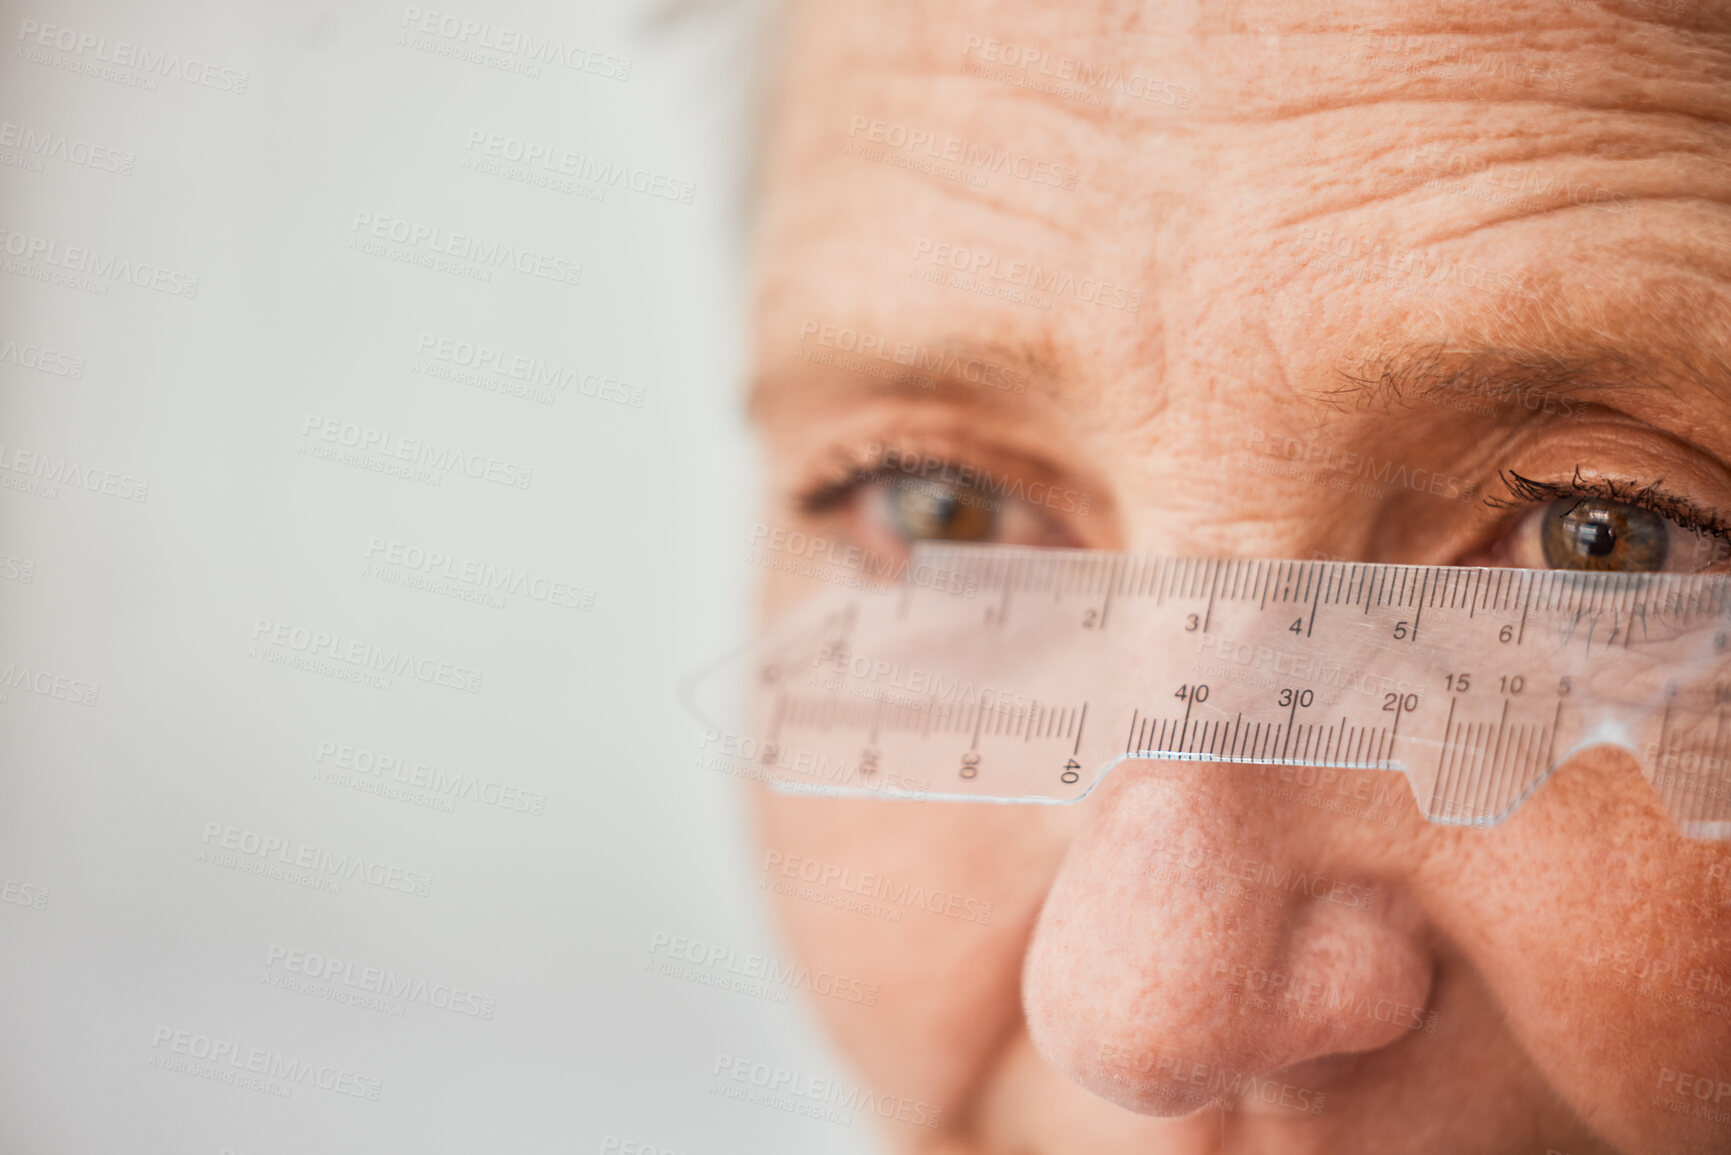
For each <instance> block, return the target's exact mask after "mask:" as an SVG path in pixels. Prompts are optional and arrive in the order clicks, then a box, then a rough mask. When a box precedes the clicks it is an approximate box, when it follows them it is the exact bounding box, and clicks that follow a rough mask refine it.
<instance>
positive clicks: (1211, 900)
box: [1023, 764, 1434, 1115]
mask: <svg viewBox="0 0 1731 1155" xmlns="http://www.w3.org/2000/svg"><path fill="white" fill-rule="evenodd" d="M1143 766H1145V764H1137V767H1136V769H1135V770H1134V771H1133V772H1132V773H1130V774H1126V775H1124V777H1123V779H1122V780H1121V781H1120V783H1118V784H1117V786H1116V788H1115V789H1113V790H1112V791H1110V792H1109V793H1107V794H1106V795H1104V796H1103V797H1102V798H1101V799H1100V805H1099V809H1098V810H1097V812H1096V813H1095V814H1094V815H1093V816H1092V817H1091V819H1090V820H1089V821H1088V822H1087V823H1086V824H1085V826H1084V828H1083V829H1082V831H1081V832H1080V833H1079V834H1078V835H1077V837H1076V839H1075V841H1074V842H1073V843H1072V845H1071V848H1070V851H1069V853H1068V855H1067V856H1066V858H1065V860H1064V863H1063V865H1062V867H1061V868H1060V870H1059V874H1058V877H1057V879H1056V880H1055V881H1054V883H1053V885H1052V888H1051V890H1050V892H1049V893H1048V896H1047V899H1046V904H1045V907H1044V908H1043V909H1042V911H1041V914H1040V918H1039V921H1038V923H1037V925H1036V927H1035V930H1034V937H1033V940H1032V942H1031V943H1030V945H1029V949H1028V957H1027V964H1026V966H1025V968H1024V971H1023V1002H1024V1010H1025V1013H1026V1016H1027V1021H1028V1030H1029V1034H1030V1036H1031V1037H1032V1039H1033V1041H1034V1043H1035V1045H1036V1046H1037V1047H1038V1048H1039V1050H1040V1051H1041V1053H1042V1054H1043V1055H1044V1056H1045V1058H1046V1061H1047V1062H1049V1063H1051V1064H1052V1065H1053V1066H1054V1067H1056V1068H1057V1069H1058V1070H1060V1071H1062V1072H1063V1073H1064V1074H1066V1075H1067V1076H1068V1077H1070V1078H1071V1079H1072V1080H1074V1081H1075V1082H1077V1083H1079V1084H1080V1085H1081V1086H1083V1087H1084V1088H1086V1089H1087V1090H1089V1091H1090V1092H1092V1093H1093V1094H1095V1095H1098V1096H1100V1097H1101V1098H1104V1099H1108V1100H1110V1101H1112V1102H1114V1103H1117V1104H1118V1105H1119V1106H1122V1107H1125V1108H1127V1109H1129V1110H1132V1111H1137V1112H1140V1113H1143V1114H1155V1115H1182V1114H1188V1113H1190V1112H1192V1111H1195V1110H1198V1109H1200V1108H1202V1107H1204V1106H1206V1105H1208V1104H1210V1103H1214V1102H1219V1101H1222V1100H1227V1101H1234V1100H1238V1101H1244V1102H1246V1103H1255V1102H1261V1103H1278V1104H1280V1105H1282V1106H1285V1107H1290V1108H1292V1109H1295V1110H1306V1109H1310V1108H1311V1105H1312V1104H1314V1106H1315V1109H1320V1103H1321V1098H1320V1096H1321V1095H1322V1094H1323V1093H1324V1092H1323V1090H1322V1089H1321V1087H1319V1086H1305V1085H1300V1084H1301V1082H1302V1081H1303V1080H1305V1079H1306V1078H1309V1079H1310V1080H1311V1081H1312V1082H1315V1081H1317V1080H1318V1079H1321V1078H1323V1077H1325V1072H1327V1071H1328V1070H1330V1069H1332V1068H1334V1067H1336V1066H1338V1064H1336V1063H1331V1062H1329V1061H1327V1060H1328V1059H1329V1058H1330V1057H1341V1056H1351V1055H1354V1054H1363V1053H1366V1052H1373V1051H1376V1050H1379V1049H1381V1048H1383V1047H1387V1046H1389V1045H1391V1044H1393V1043H1395V1042H1398V1041H1399V1040H1401V1039H1403V1038H1405V1037H1406V1036H1408V1035H1410V1034H1412V1033H1414V1032H1416V1031H1424V1030H1426V1029H1434V1016H1432V1015H1431V1014H1430V1012H1429V1011H1427V1010H1426V1008H1425V1002H1426V999H1427V998H1428V997H1429V994H1430V986H1431V976H1432V969H1433V968H1432V959H1431V955H1430V952H1429V950H1428V948H1427V946H1426V943H1425V936H1424V933H1423V925H1422V921H1421V920H1420V919H1419V918H1418V917H1417V914H1416V912H1415V910H1414V908H1413V906H1412V904H1411V903H1410V901H1408V900H1407V899H1406V898H1405V897H1404V896H1403V895H1402V894H1401V893H1400V892H1399V891H1398V890H1397V889H1396V888H1393V887H1391V886H1389V885H1387V884H1380V885H1378V884H1374V883H1372V881H1371V876H1370V875H1369V874H1368V873H1366V872H1365V871H1364V869H1363V868H1365V867H1368V866H1369V865H1371V859H1372V857H1373V856H1371V855H1369V854H1364V855H1356V856H1355V854H1354V852H1353V851H1352V850H1351V849H1350V844H1351V843H1352V841H1353V837H1348V838H1345V839H1343V838H1340V837H1334V836H1330V835H1331V834H1338V833H1339V832H1338V831H1332V832H1330V831H1326V830H1317V829H1315V822H1322V823H1327V822H1329V821H1331V820H1332V816H1329V817H1323V818H1319V819H1316V820H1315V821H1314V822H1313V821H1312V820H1311V819H1309V818H1298V817H1296V816H1294V815H1292V814H1291V813H1286V812H1279V811H1276V810H1274V809H1272V807H1273V806H1275V805H1277V804H1276V803H1273V802H1272V801H1271V800H1269V799H1266V798H1261V797H1257V796H1256V795H1255V794H1254V792H1253V791H1251V790H1248V789H1243V779H1242V775H1244V774H1247V773H1248V774H1252V775H1253V774H1254V773H1255V772H1254V770H1251V769H1250V768H1248V767H1227V766H1205V767H1199V766H1196V765H1194V764H1191V765H1188V766H1184V767H1161V768H1152V767H1150V768H1147V769H1143ZM1123 769H1131V768H1130V767H1125V768H1123ZM1198 771H1200V772H1201V773H1198ZM1235 782H1236V785H1235ZM1348 821H1350V820H1348ZM1307 824H1308V825H1309V826H1310V827H1311V829H1310V830H1308V831H1307V830H1305V829H1303V828H1304V827H1306V825H1307ZM1388 833H1389V832H1388V831H1387V830H1386V829H1384V828H1381V827H1378V828H1377V832H1376V834H1369V832H1365V834H1364V835H1358V834H1357V833H1356V832H1354V834H1353V836H1354V837H1361V838H1366V839H1367V841H1366V842H1365V845H1366V847H1367V848H1368V847H1370V846H1371V845H1373V844H1372V843H1371V842H1369V841H1368V839H1374V838H1376V837H1379V836H1381V837H1386V836H1387V835H1388ZM1343 846H1346V847H1347V848H1346V849H1343ZM1325 859H1326V862H1325V861H1324V860H1325ZM1343 876H1344V877H1343ZM1300 1072H1304V1073H1305V1074H1300Z"/></svg>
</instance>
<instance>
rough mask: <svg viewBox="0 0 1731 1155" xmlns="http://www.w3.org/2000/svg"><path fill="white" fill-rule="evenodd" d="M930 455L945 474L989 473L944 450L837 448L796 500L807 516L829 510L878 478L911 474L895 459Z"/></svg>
mask: <svg viewBox="0 0 1731 1155" xmlns="http://www.w3.org/2000/svg"><path fill="white" fill-rule="evenodd" d="M926 458H930V459H932V460H934V461H938V462H941V463H942V464H943V466H944V473H945V474H946V475H948V476H950V477H954V476H955V475H956V474H957V473H958V472H960V471H962V470H964V469H971V470H973V471H974V472H975V473H976V475H983V474H984V473H985V471H984V470H982V469H978V468H977V467H976V466H975V465H974V464H973V463H972V462H967V461H960V460H957V459H955V458H953V457H949V456H946V455H945V454H942V453H921V452H920V451H919V450H918V449H917V447H915V446H895V445H886V446H881V447H879V448H878V449H877V451H876V452H875V453H862V454H850V453H848V452H847V451H845V450H842V449H837V450H836V451H835V453H834V456H832V458H831V459H830V460H829V461H827V462H825V463H824V464H823V465H821V466H819V467H818V470H817V473H818V476H817V479H816V480H815V481H812V482H810V483H808V484H806V485H805V486H802V487H801V488H800V489H799V491H798V493H797V496H796V497H795V499H794V501H795V504H796V505H797V506H798V507H799V510H800V512H801V513H804V514H806V515H807V516H815V515H818V514H824V513H829V512H831V511H832V510H834V509H835V508H836V507H837V506H839V505H841V503H842V502H844V501H846V500H847V499H848V498H850V497H852V496H853V495H854V494H856V493H857V492H859V491H860V490H861V489H864V488H865V487H866V486H868V485H870V484H872V483H873V482H875V481H881V480H883V479H885V478H890V477H907V476H911V475H909V474H906V473H903V472H902V471H901V470H899V469H895V468H894V467H893V466H892V465H891V464H890V463H891V462H894V461H909V460H919V461H924V460H925V459H926Z"/></svg>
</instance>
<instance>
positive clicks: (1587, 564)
mask: <svg viewBox="0 0 1731 1155" xmlns="http://www.w3.org/2000/svg"><path fill="white" fill-rule="evenodd" d="M1671 529H1672V526H1671V523H1670V521H1669V520H1667V519H1666V518H1664V517H1661V516H1660V515H1659V514H1657V513H1654V512H1653V511H1652V510H1650V509H1642V508H1641V507H1640V506H1638V505H1628V504H1626V503H1624V502H1621V501H1610V500H1607V499H1605V498H1600V497H1565V498H1562V499H1561V500H1559V501H1554V502H1552V503H1551V504H1550V506H1549V507H1548V508H1546V510H1545V516H1544V522H1543V524H1542V525H1541V526H1540V527H1539V540H1540V544H1541V546H1542V547H1543V549H1544V554H1545V563H1546V565H1548V566H1549V567H1550V568H1552V569H1577V570H1612V571H1618V572H1636V573H1657V572H1659V571H1660V570H1663V569H1664V568H1665V560H1666V557H1667V556H1668V555H1669V553H1670V546H1671V541H1670V538H1671ZM1679 531H1680V532H1681V530H1679Z"/></svg>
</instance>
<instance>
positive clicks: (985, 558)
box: [698, 544, 1731, 838]
mask: <svg viewBox="0 0 1731 1155" xmlns="http://www.w3.org/2000/svg"><path fill="white" fill-rule="evenodd" d="M908 574H909V578H910V580H908V581H906V582H904V583H903V584H900V585H897V586H894V587H890V588H889V589H888V590H887V591H886V592H873V591H869V590H853V589H843V588H831V589H828V590H826V591H824V592H822V593H819V594H817V595H814V596H813V597H812V598H811V599H810V600H808V601H807V602H805V603H803V604H802V605H801V606H799V607H798V608H797V609H796V610H795V611H793V612H792V613H791V614H789V615H788V616H787V617H785V618H784V619H782V620H781V621H780V622H778V623H776V624H775V625H773V626H772V628H771V629H770V630H769V631H768V633H767V634H766V635H765V636H764V637H763V638H762V640H761V641H760V642H759V643H758V644H757V645H755V646H753V647H751V648H750V649H749V650H748V651H747V652H746V653H745V654H744V655H743V656H742V657H739V658H736V659H734V660H732V661H730V662H729V663H727V664H726V665H724V666H723V667H722V668H720V669H718V670H715V671H712V673H711V674H710V675H709V676H707V677H706V678H704V679H703V681H702V682H701V683H700V684H699V687H698V688H699V689H700V690H701V689H702V688H703V687H704V686H710V687H713V686H714V685H715V684H717V683H718V682H719V681H724V680H725V679H726V678H727V677H729V676H730V675H731V676H735V677H737V676H741V675H743V677H744V678H745V679H746V680H747V686H748V696H747V700H746V703H745V710H744V715H743V721H742V722H741V724H740V725H738V726H735V727H725V726H719V725H718V726H716V727H715V728H713V729H711V730H708V731H706V733H705V743H706V746H707V747H708V748H709V751H710V753H711V754H712V755H713V756H716V757H722V758H726V759H729V760H730V761H731V763H732V765H733V766H734V770H733V772H735V773H743V774H747V775H749V776H752V777H759V778H762V779H764V780H767V781H769V782H770V783H771V784H773V785H775V786H777V787H779V788H782V789H787V790H797V791H806V792H813V791H815V792H820V793H831V792H836V793H849V794H873V795H904V796H910V797H918V798H934V799H980V800H990V801H1000V802H1073V801H1075V800H1077V799H1079V798H1081V797H1082V796H1084V795H1085V794H1087V793H1088V791H1089V790H1091V789H1092V788H1093V787H1094V785H1095V784H1096V783H1098V782H1099V781H1100V779H1101V778H1102V777H1103V776H1104V775H1105V773H1106V772H1107V771H1108V770H1109V769H1111V767H1112V766H1114V765H1116V764H1117V763H1118V762H1120V761H1123V760H1124V759H1126V758H1141V759H1162V760H1183V761H1196V762H1213V763H1220V762H1237V763H1263V764H1272V765H1281V766H1301V767H1303V766H1309V767H1338V768H1355V767H1356V768H1371V769H1387V770H1398V771H1400V772H1402V773H1404V774H1405V776H1406V778H1407V781H1408V784H1409V785H1410V787H1411V790H1412V794H1413V797H1414V799H1415V800H1416V801H1417V803H1418V807H1419V809H1420V810H1421V811H1422V812H1423V813H1424V814H1425V815H1426V817H1428V818H1429V819H1431V820H1432V821H1435V822H1445V823H1458V824H1475V825H1489V824H1493V823H1495V822H1498V821H1500V820H1501V819H1503V818H1504V817H1506V816H1507V815H1508V814H1509V813H1510V812H1511V811H1512V810H1513V809H1514V808H1515V807H1516V806H1518V805H1519V804H1520V803H1521V802H1522V801H1523V800H1524V799H1525V798H1526V797H1527V796H1528V795H1530V794H1531V793H1532V792H1533V790H1535V789H1536V788H1537V787H1538V786H1539V785H1540V784H1541V783H1542V782H1543V780H1544V779H1545V777H1546V776H1547V775H1548V774H1549V773H1550V772H1551V771H1552V770H1553V769H1554V768H1555V767H1556V766H1557V765H1558V764H1559V763H1560V762H1562V761H1564V760H1565V759H1566V758H1567V757H1569V756H1570V755H1571V754H1573V753H1574V752H1576V751H1578V750H1580V749H1582V748H1585V747H1588V746H1593V745H1599V744H1608V745H1613V746H1619V747H1622V748H1624V749H1626V750H1628V751H1630V752H1631V753H1632V754H1633V755H1634V756H1635V758H1636V759H1637V760H1638V761H1639V762H1640V763H1641V766H1642V769H1643V772H1644V773H1645V774H1646V776H1647V778H1648V780H1649V782H1650V783H1651V784H1652V785H1653V787H1654V789H1655V790H1656V792H1657V794H1658V796H1659V798H1660V799H1661V801H1662V802H1663V804H1664V805H1665V807H1666V808H1667V809H1668V810H1669V811H1670V813H1671V814H1672V816H1673V818H1675V819H1676V821H1677V822H1678V824H1679V826H1680V828H1681V829H1682V830H1683V831H1684V832H1685V833H1687V834H1690V835H1692V836H1694V837H1698V838H1731V770H1728V764H1727V759H1728V756H1731V718H1728V717H1727V711H1728V709H1731V578H1727V577H1725V576H1717V575H1715V576H1701V575H1674V574H1620V573H1590V572H1576V571H1557V570H1547V571H1539V570H1516V569H1477V568H1465V567H1454V566H1405V565H1372V564H1363V563H1350V562H1319V561H1311V562H1304V561H1276V560H1262V559H1241V560H1199V559H1187V558H1156V557H1140V556H1135V555H1130V554H1119V553H1104V552H1100V551H1093V550H1048V549H1031V548H1020V547H998V546H968V545H949V544H943V545H932V544H922V545H920V546H919V547H917V548H916V550H915V554H914V561H913V564H912V565H911V566H910V567H909V569H908ZM699 711H700V713H705V714H707V715H708V716H709V717H711V718H713V717H715V716H716V715H715V714H714V713H713V712H710V711H705V710H704V709H703V708H702V706H699Z"/></svg>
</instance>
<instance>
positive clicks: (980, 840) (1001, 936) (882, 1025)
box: [753, 787, 1073, 1116]
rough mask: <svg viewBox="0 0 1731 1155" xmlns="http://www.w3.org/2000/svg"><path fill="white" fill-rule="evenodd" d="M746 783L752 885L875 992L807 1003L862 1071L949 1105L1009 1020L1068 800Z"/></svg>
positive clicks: (789, 929) (814, 963)
mask: <svg viewBox="0 0 1731 1155" xmlns="http://www.w3.org/2000/svg"><path fill="white" fill-rule="evenodd" d="M753 797H754V803H755V809H756V814H757V820H758V832H759V839H760V847H759V849H758V852H757V863H756V865H757V866H758V868H759V869H758V872H757V879H756V885H758V887H759V889H760V891H761V892H762V893H764V894H765V895H766V896H767V897H769V898H771V899H772V900H773V902H774V904H775V910H776V913H777V917H778V920H779V922H780V923H781V925H782V927H783V928H784V930H785V933H786V937H787V939H788V941H789V942H790V943H791V946H792V949H793V951H794V953H795V954H796V956H797V959H798V961H799V962H800V963H801V964H803V965H806V966H808V967H810V968H812V970H813V971H814V972H816V971H818V970H820V969H821V970H825V971H828V972H831V973H834V974H837V975H843V976H846V977H847V978H849V979H857V980H859V981H860V983H861V984H862V989H864V990H865V991H869V992H871V993H872V994H874V995H875V998H873V1000H872V1002H871V1005H867V1003H866V1002H865V1001H864V1000H862V1001H859V1002H852V1001H848V1000H845V999H840V998H833V997H831V998H817V999H815V1000H812V1005H813V1006H814V1007H815V1009H816V1010H817V1012H818V1014H819V1015H820V1016H821V1017H822V1018H823V1019H824V1021H825V1024H826V1026H827V1027H828V1029H829V1030H830V1032H831V1033H832V1034H833V1035H834V1036H835V1037H836V1038H837V1040H838V1041H839V1042H840V1044H841V1045H842V1048H843V1050H844V1051H846V1052H847V1054H848V1057H849V1060H850V1062H851V1063H852V1064H854V1065H855V1066H856V1067H857V1068H858V1069H859V1071H860V1073H861V1075H862V1077H863V1078H864V1079H865V1080H866V1081H867V1082H869V1083H871V1084H873V1085H874V1086H876V1087H879V1088H882V1089H884V1090H886V1091H891V1092H894V1093H897V1094H903V1095H907V1096H910V1097H913V1098H916V1099H921V1100H923V1101H925V1102H929V1103H932V1104H934V1105H937V1106H939V1107H941V1108H943V1110H944V1114H945V1115H946V1116H949V1115H952V1114H953V1113H954V1112H955V1111H956V1110H957V1109H958V1108H959V1106H960V1105H961V1096H962V1095H963V1094H965V1093H966V1091H967V1090H968V1089H969V1088H970V1087H972V1086H973V1085H975V1084H976V1083H977V1082H978V1080H979V1075H980V1074H981V1072H982V1070H983V1069H984V1068H985V1067H987V1066H988V1065H989V1064H990V1063H991V1062H992V1061H993V1058H994V1056H995V1054H996V1052H997V1050H998V1049H999V1048H1000V1047H1001V1046H1002V1045H1003V1044H1004V1041H1005V1038H1006V1036H1007V1035H1010V1034H1011V1033H1013V1028H1014V1027H1015V1026H1016V1024H1017V1023H1019V1022H1020V1019H1021V1004H1020V975H1021V966H1022V953H1023V950H1024V949H1025V947H1026V944H1027V939H1028V934H1029V928H1030V927H1031V926H1032V924H1033V921H1034V918H1035V916H1036V914H1037V913H1038V911H1039V906H1040V903H1041V902H1042V901H1043V899H1044V897H1045V894H1046V889H1047V887H1048V886H1049V885H1050V882H1051V878H1052V875H1053V874H1054V873H1055V872H1056V870H1057V866H1058V863H1059V861H1060V860H1061V858H1062V856H1063V849H1064V845H1065V844H1066V842H1067V840H1068V834H1067V832H1066V830H1065V827H1066V825H1067V824H1068V823H1070V822H1071V821H1073V819H1072V818H1071V816H1070V814H1069V813H1068V811H1069V809H1070V808H1062V807H1028V808H1022V807H995V806H991V807H988V806H966V805H950V804H945V803H922V802H907V801H876V800H869V799H867V800H862V799H833V798H818V799H810V798H797V797H789V796H783V795H776V794H774V793H772V792H770V791H768V790H765V789H762V788H760V787H754V788H753Z"/></svg>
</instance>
